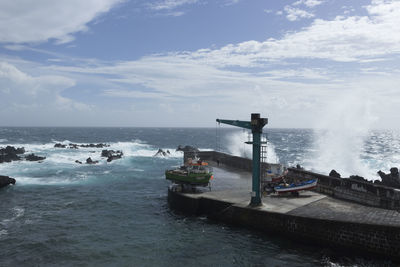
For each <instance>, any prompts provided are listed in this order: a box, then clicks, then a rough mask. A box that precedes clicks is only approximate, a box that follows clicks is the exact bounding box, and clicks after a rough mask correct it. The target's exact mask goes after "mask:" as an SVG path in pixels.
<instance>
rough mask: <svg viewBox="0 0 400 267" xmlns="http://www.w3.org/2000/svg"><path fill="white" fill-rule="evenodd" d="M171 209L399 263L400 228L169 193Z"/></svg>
mask: <svg viewBox="0 0 400 267" xmlns="http://www.w3.org/2000/svg"><path fill="white" fill-rule="evenodd" d="M168 203H169V205H170V207H171V208H173V209H175V210H179V211H181V212H184V213H186V214H191V215H207V216H208V217H209V218H211V219H215V220H217V221H221V222H224V223H228V224H233V225H238V226H244V227H248V228H253V229H257V230H260V231H264V232H268V233H273V234H277V235H280V236H285V237H289V238H292V239H295V240H301V241H302V242H312V243H313V244H323V245H325V246H329V247H335V248H340V249H346V250H351V251H357V252H359V253H360V254H364V255H369V253H373V254H376V255H382V256H385V257H390V258H392V259H395V260H400V228H399V227H393V226H385V225H372V224H363V223H351V222H343V221H336V220H324V219H316V218H309V217H302V216H295V215H290V214H282V213H275V212H268V211H265V210H260V209H256V208H250V207H242V206H237V205H233V204H232V203H228V202H224V201H221V200H216V199H214V198H213V199H211V198H206V197H196V198H193V197H192V196H190V195H186V194H183V193H179V192H174V191H171V190H169V191H168Z"/></svg>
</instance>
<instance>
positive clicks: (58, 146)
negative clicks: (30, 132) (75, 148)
mask: <svg viewBox="0 0 400 267" xmlns="http://www.w3.org/2000/svg"><path fill="white" fill-rule="evenodd" d="M54 147H56V148H66V145H63V144H60V143H57V144H55V145H54Z"/></svg>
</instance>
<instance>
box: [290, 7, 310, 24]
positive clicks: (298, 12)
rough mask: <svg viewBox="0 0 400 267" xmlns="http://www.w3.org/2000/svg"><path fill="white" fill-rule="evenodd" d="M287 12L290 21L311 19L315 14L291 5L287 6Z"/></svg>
mask: <svg viewBox="0 0 400 267" xmlns="http://www.w3.org/2000/svg"><path fill="white" fill-rule="evenodd" d="M284 9H285V12H286V13H287V15H286V18H287V19H288V20H290V21H296V20H300V19H304V18H306V19H309V18H312V17H314V14H312V13H310V12H307V11H305V10H302V9H300V8H294V7H291V6H285V8H284Z"/></svg>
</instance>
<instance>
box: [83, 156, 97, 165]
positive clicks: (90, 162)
mask: <svg viewBox="0 0 400 267" xmlns="http://www.w3.org/2000/svg"><path fill="white" fill-rule="evenodd" d="M97 163H99V161H98V160H92V158H91V157H88V158H87V159H86V164H97Z"/></svg>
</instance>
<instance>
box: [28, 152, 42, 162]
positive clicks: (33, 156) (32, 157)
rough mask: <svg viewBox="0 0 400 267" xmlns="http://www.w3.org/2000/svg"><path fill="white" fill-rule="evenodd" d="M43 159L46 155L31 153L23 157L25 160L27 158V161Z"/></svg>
mask: <svg viewBox="0 0 400 267" xmlns="http://www.w3.org/2000/svg"><path fill="white" fill-rule="evenodd" d="M45 159H46V157H41V156H37V155H35V154H33V153H32V154H29V155H28V156H26V157H25V160H27V161H42V160H45Z"/></svg>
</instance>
